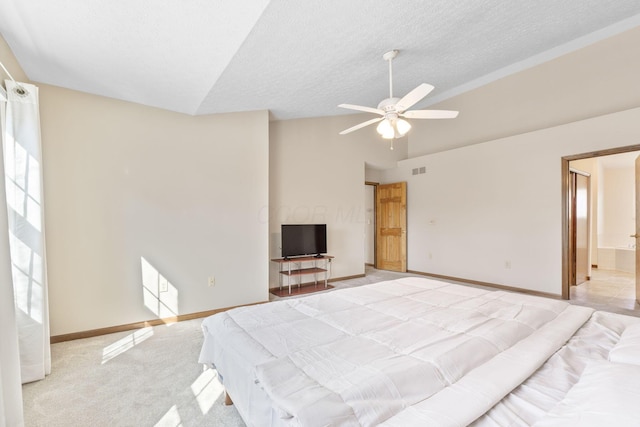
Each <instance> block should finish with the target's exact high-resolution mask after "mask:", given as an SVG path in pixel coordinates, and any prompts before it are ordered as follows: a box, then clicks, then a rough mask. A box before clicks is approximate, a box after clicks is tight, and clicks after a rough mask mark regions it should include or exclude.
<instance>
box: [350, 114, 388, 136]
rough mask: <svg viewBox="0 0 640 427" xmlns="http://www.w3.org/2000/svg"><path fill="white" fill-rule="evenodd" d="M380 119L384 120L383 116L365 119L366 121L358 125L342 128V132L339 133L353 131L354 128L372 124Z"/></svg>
mask: <svg viewBox="0 0 640 427" xmlns="http://www.w3.org/2000/svg"><path fill="white" fill-rule="evenodd" d="M381 120H384V117H376V118H375V119H371V120H367V121H366V122H362V123H360V124H359V125H355V126H353V127H350V128H349V129H345V130H343V131H342V132H340V135H345V134H347V133H349V132H353V131H354V130H358V129H361V128H363V127H365V126H369V125H372V124H374V123H376V122H379V121H381Z"/></svg>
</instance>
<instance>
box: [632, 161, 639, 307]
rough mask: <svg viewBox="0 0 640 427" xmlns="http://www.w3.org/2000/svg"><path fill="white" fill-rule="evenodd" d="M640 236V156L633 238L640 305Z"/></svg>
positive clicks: (637, 171)
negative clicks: (639, 243) (634, 241)
mask: <svg viewBox="0 0 640 427" xmlns="http://www.w3.org/2000/svg"><path fill="white" fill-rule="evenodd" d="M639 234H640V156H638V157H636V232H635V234H634V235H633V236H632V237H635V238H636V301H638V302H639V303H640V274H638V266H640V250H639V248H638V242H639V240H638V237H639Z"/></svg>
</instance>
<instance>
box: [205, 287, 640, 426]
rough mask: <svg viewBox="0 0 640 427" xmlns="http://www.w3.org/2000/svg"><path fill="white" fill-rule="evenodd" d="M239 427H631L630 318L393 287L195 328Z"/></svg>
mask: <svg viewBox="0 0 640 427" xmlns="http://www.w3.org/2000/svg"><path fill="white" fill-rule="evenodd" d="M202 327H203V332H204V342H203V346H202V350H201V354H200V358H199V361H200V363H203V364H206V365H207V366H209V367H211V368H215V369H216V370H217V372H218V375H219V377H220V380H221V381H222V382H223V384H224V386H225V390H226V391H227V393H228V394H229V396H230V397H231V399H232V400H233V402H234V404H235V405H236V407H237V410H238V412H239V413H240V415H241V417H242V418H243V420H244V421H245V423H246V424H247V425H248V426H260V427H262V426H374V425H382V426H387V427H391V426H398V427H399V426H402V427H407V426H466V425H474V426H489V427H498V426H531V425H536V426H539V427H549V426H560V425H581V426H582V425H594V426H595V425H602V423H603V422H605V423H606V424H608V425H617V426H621V425H640V408H639V407H640V405H638V404H637V402H640V319H638V318H635V317H629V316H623V315H617V314H612V313H606V312H600V311H594V310H593V309H591V308H587V307H580V306H574V305H571V304H568V303H567V302H565V301H560V300H554V299H548V298H542V297H535V296H530V295H524V294H518V293H508V292H503V291H487V290H482V289H477V288H473V287H468V286H461V285H455V284H451V283H448V282H443V281H438V280H431V279H424V278H417V277H406V278H402V279H398V280H391V281H385V282H380V283H375V284H371V285H366V286H360V287H354V288H347V289H341V290H336V291H332V292H326V293H321V294H316V295H311V296H307V297H303V298H295V299H287V300H279V301H275V302H271V303H268V304H262V305H257V306H251V307H242V308H237V309H233V310H229V311H226V312H224V313H219V314H216V315H214V316H211V317H208V318H206V319H205V320H204V321H203V324H202Z"/></svg>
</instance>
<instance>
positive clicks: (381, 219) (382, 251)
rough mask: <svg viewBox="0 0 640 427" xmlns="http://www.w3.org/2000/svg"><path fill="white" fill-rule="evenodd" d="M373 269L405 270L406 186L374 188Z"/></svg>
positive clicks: (399, 183)
mask: <svg viewBox="0 0 640 427" xmlns="http://www.w3.org/2000/svg"><path fill="white" fill-rule="evenodd" d="M376 244H377V251H376V266H377V268H379V269H381V270H392V271H401V272H405V271H407V183H406V182H396V183H393V184H384V185H378V187H377V190H376Z"/></svg>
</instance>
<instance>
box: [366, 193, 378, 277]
mask: <svg viewBox="0 0 640 427" xmlns="http://www.w3.org/2000/svg"><path fill="white" fill-rule="evenodd" d="M364 185H370V186H372V187H373V268H378V223H377V222H376V221H377V218H378V204H377V203H376V200H377V199H376V197H377V195H378V185H380V183H379V182H372V181H365V182H364ZM365 209H366V208H365ZM365 218H366V213H365ZM366 226H367V224H366V223H365V227H366Z"/></svg>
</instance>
